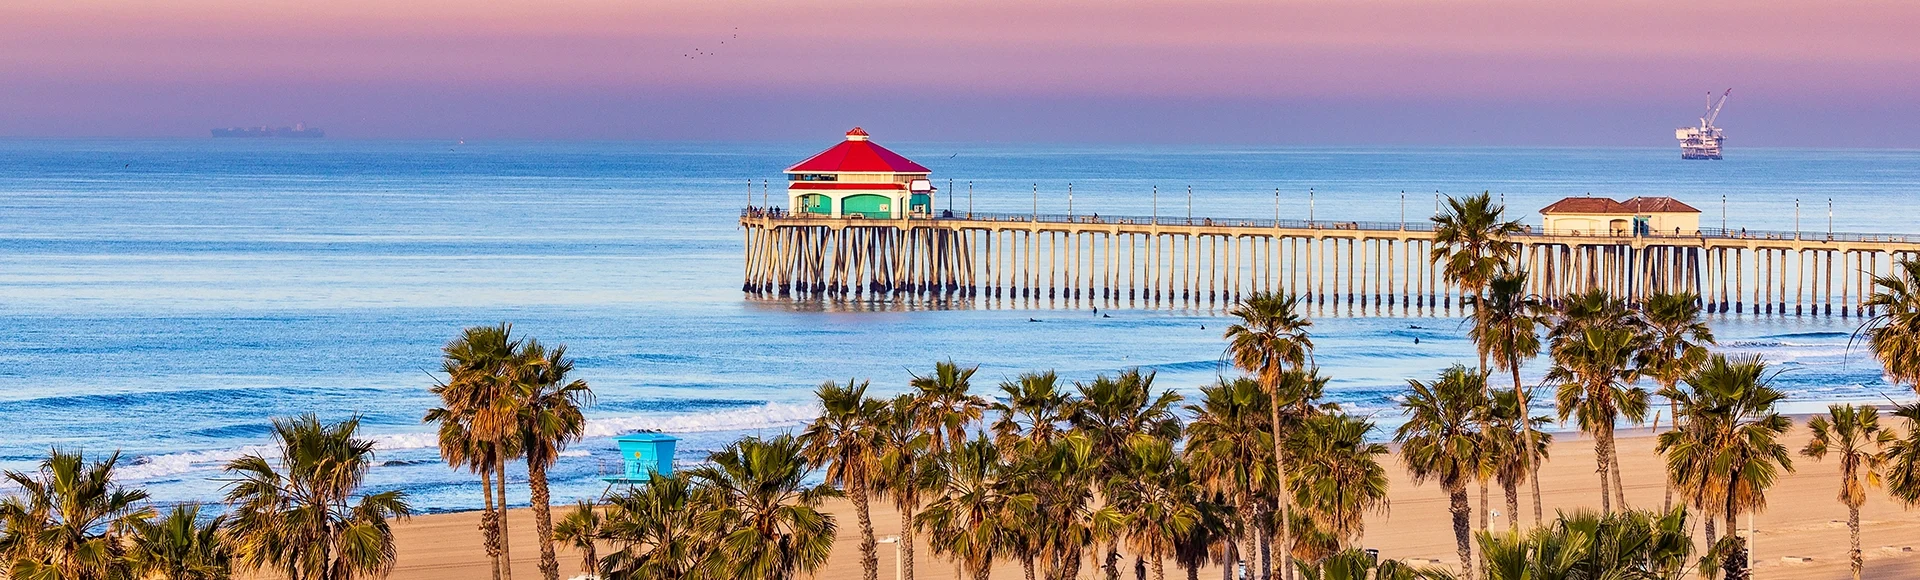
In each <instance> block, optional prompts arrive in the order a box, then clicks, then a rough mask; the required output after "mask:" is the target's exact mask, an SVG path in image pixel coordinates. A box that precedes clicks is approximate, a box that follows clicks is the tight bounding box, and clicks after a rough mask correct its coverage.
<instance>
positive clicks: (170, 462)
mask: <svg viewBox="0 0 1920 580" xmlns="http://www.w3.org/2000/svg"><path fill="white" fill-rule="evenodd" d="M819 415H820V408H819V407H818V406H815V405H808V404H792V403H765V404H761V405H757V406H753V407H747V408H741V409H729V410H722V411H709V412H700V413H681V414H673V415H643V416H634V417H611V418H603V419H590V420H588V421H587V426H586V432H585V436H586V437H587V438H590V439H591V438H605V437H613V436H615V435H620V434H623V433H632V432H635V431H643V430H644V431H660V432H663V433H709V432H724V431H751V430H755V429H768V428H781V427H792V426H796V425H800V424H803V423H806V422H807V421H811V420H813V418H814V417H817V416H819ZM366 438H367V439H368V440H370V441H372V442H373V447H374V450H375V451H401V450H409V449H431V448H434V447H438V446H439V444H440V441H439V435H437V434H435V433H432V432H421V433H377V434H371V435H368V436H366ZM249 454H253V455H260V456H263V457H268V458H270V459H271V458H276V457H277V456H278V453H277V450H276V449H274V447H273V446H271V445H245V446H240V447H232V448H227V449H213V450H204V451H184V452H179V453H162V454H155V455H143V456H139V457H135V458H133V459H132V460H129V461H125V462H123V463H122V465H121V466H120V467H118V468H116V469H115V472H116V473H115V475H117V476H118V477H122V478H126V479H128V480H154V479H159V478H163V477H172V476H177V475H180V474H183V473H191V472H196V471H213V470H218V469H220V468H221V467H223V466H225V465H226V463H227V462H229V461H233V460H234V459H238V458H240V457H242V456H245V455H249ZM590 455H591V453H589V452H588V451H586V450H582V449H576V450H571V451H567V452H565V453H563V454H562V457H586V456H590ZM419 463H435V462H413V461H386V462H382V463H381V465H382V466H390V465H391V466H402V465H415V464H419Z"/></svg>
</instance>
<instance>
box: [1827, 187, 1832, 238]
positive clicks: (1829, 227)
mask: <svg viewBox="0 0 1920 580" xmlns="http://www.w3.org/2000/svg"><path fill="white" fill-rule="evenodd" d="M1827 239H1829V240H1831V239H1833V198H1831V197H1829V198H1827Z"/></svg>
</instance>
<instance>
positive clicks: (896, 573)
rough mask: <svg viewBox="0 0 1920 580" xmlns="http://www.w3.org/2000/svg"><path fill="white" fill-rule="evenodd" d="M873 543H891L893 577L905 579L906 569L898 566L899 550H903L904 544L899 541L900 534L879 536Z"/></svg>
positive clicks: (899, 579) (895, 579)
mask: <svg viewBox="0 0 1920 580" xmlns="http://www.w3.org/2000/svg"><path fill="white" fill-rule="evenodd" d="M873 543H875V544H893V578H894V580H905V579H906V577H907V571H906V570H903V569H901V568H900V552H901V551H902V550H905V549H906V546H905V545H904V544H902V543H901V542H900V536H881V537H879V538H875V539H874V540H873Z"/></svg>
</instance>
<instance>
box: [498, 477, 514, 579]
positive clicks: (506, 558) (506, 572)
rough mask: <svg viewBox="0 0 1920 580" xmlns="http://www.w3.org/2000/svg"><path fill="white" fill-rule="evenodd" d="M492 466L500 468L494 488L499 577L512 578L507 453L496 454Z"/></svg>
mask: <svg viewBox="0 0 1920 580" xmlns="http://www.w3.org/2000/svg"><path fill="white" fill-rule="evenodd" d="M494 448H495V449H504V448H505V445H501V444H495V447H494ZM494 466H495V467H497V468H499V470H500V472H499V475H500V477H499V478H498V480H497V481H498V486H496V487H495V488H494V489H495V491H497V492H499V494H500V578H501V580H513V551H512V550H511V549H509V547H510V543H509V542H508V541H507V454H505V453H501V454H498V456H497V457H495V458H494Z"/></svg>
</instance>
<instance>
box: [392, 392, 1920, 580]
mask: <svg viewBox="0 0 1920 580" xmlns="http://www.w3.org/2000/svg"><path fill="white" fill-rule="evenodd" d="M1806 437H1807V432H1806V430H1805V428H1804V425H1802V426H1799V427H1796V429H1795V430H1794V431H1793V432H1792V433H1790V434H1789V435H1788V438H1787V444H1788V446H1789V447H1790V448H1792V449H1793V450H1794V451H1795V452H1796V453H1797V452H1798V450H1799V449H1800V448H1801V447H1802V446H1803V445H1804V444H1805V443H1806ZM1619 445H1620V450H1621V453H1622V460H1621V462H1622V467H1623V468H1624V469H1625V470H1626V471H1625V474H1624V480H1625V481H1626V482H1627V486H1628V488H1627V499H1628V501H1629V502H1630V503H1631V504H1632V505H1633V506H1634V507H1648V506H1652V507H1658V506H1659V505H1660V502H1661V496H1662V493H1663V488H1662V485H1661V481H1662V474H1661V470H1662V467H1661V464H1660V461H1659V458H1658V457H1657V456H1656V455H1654V453H1653V446H1654V439H1653V438H1652V437H1649V436H1647V433H1646V431H1645V430H1634V431H1623V432H1622V433H1621V437H1620V439H1619ZM1593 465H1594V461H1593V446H1592V443H1591V442H1590V441H1589V440H1586V439H1583V438H1575V437H1569V436H1564V435H1563V436H1562V438H1561V439H1560V440H1559V441H1556V442H1555V444H1554V446H1553V458H1552V460H1551V461H1550V462H1549V463H1548V464H1547V465H1546V466H1545V469H1544V470H1543V472H1542V477H1541V481H1540V485H1541V491H1542V493H1543V495H1544V499H1545V503H1546V506H1547V517H1548V518H1549V519H1551V518H1552V517H1553V512H1554V510H1557V509H1568V510H1571V509H1578V508H1585V507H1591V506H1597V504H1598V494H1599V492H1598V482H1597V477H1596V476H1595V475H1594V472H1593ZM1794 467H1795V468H1796V469H1797V471H1796V472H1795V473H1792V474H1788V475H1785V476H1784V477H1783V478H1782V479H1781V480H1780V481H1779V483H1778V485H1776V486H1775V487H1774V488H1773V489H1772V490H1771V491H1769V492H1768V501H1769V506H1768V508H1767V510H1766V511H1765V512H1763V513H1761V514H1759V515H1758V516H1757V517H1755V518H1754V525H1755V528H1756V530H1757V534H1756V541H1755V546H1754V547H1755V550H1756V551H1755V562H1756V564H1755V574H1756V577H1759V578H1808V579H1827V578H1846V577H1847V576H1848V574H1847V560H1846V550H1847V527H1846V523H1845V521H1846V508H1845V506H1842V505H1841V504H1840V503H1839V501H1838V500H1837V499H1835V495H1836V493H1837V492H1838V489H1839V466H1838V464H1837V463H1836V462H1834V461H1832V460H1831V459H1829V460H1827V461H1823V462H1813V461H1811V460H1808V459H1806V458H1801V457H1797V456H1796V460H1795V461H1794ZM1389 472H1390V473H1391V474H1392V476H1393V484H1392V509H1391V511H1390V512H1389V513H1386V514H1380V515H1376V516H1374V517H1370V518H1368V520H1367V528H1366V535H1365V538H1364V543H1365V544H1366V546H1367V547H1370V548H1378V549H1379V550H1380V551H1381V554H1382V556H1383V557H1387V558H1400V559H1415V560H1431V561H1438V562H1440V563H1444V564H1452V563H1454V559H1455V558H1454V555H1453V554H1454V548H1453V539H1452V532H1451V527H1450V526H1451V524H1450V520H1449V518H1448V515H1447V511H1446V500H1445V496H1444V494H1443V492H1442V491H1441V490H1440V488H1439V487H1438V486H1437V485H1433V484H1429V485H1424V486H1415V485H1413V484H1412V483H1411V482H1410V481H1408V480H1407V478H1406V475H1405V471H1404V470H1403V469H1402V468H1401V466H1400V465H1399V463H1398V461H1397V459H1396V460H1393V463H1392V466H1391V468H1390V469H1389ZM1523 489H1524V488H1523ZM1475 501H1477V498H1476V500H1475ZM1490 501H1491V503H1492V505H1493V506H1494V509H1495V510H1500V511H1504V508H1502V507H1501V506H1502V504H1503V500H1502V499H1501V496H1500V492H1499V490H1498V489H1494V490H1493V492H1492V499H1491V500H1490ZM874 507H875V511H874V513H873V521H874V526H875V533H876V534H877V535H882V536H884V535H888V534H893V533H897V532H898V530H899V526H900V518H899V516H898V514H896V513H894V512H893V510H891V509H887V507H886V506H882V505H879V504H877V503H876V505H875V506H874ZM827 509H828V510H829V511H831V512H833V513H834V514H836V515H837V516H838V517H839V520H840V533H839V536H840V540H839V543H838V544H837V545H836V547H835V548H834V552H833V558H832V560H831V561H830V562H829V563H828V564H827V566H826V567H824V568H822V569H821V570H820V571H819V573H818V574H817V575H816V577H819V578H856V577H858V576H859V574H860V564H859V548H858V539H857V538H858V530H857V528H856V527H855V526H854V524H853V522H854V518H853V515H852V508H851V505H850V504H848V503H847V502H845V501H844V500H837V501H835V502H833V503H830V504H828V505H827ZM1521 513H1522V514H1523V516H1524V517H1523V518H1522V520H1521V524H1522V526H1526V525H1529V524H1530V522H1529V520H1530V519H1531V518H1530V516H1531V513H1532V510H1531V507H1530V504H1529V503H1528V500H1527V498H1526V495H1525V493H1524V491H1523V494H1522V499H1521ZM478 517H479V514H478V512H463V513H452V514H436V515H428V516H421V517H416V518H413V519H412V520H410V521H408V522H406V523H404V524H401V525H399V526H398V527H397V533H398V542H399V552H400V561H399V566H398V568H397V569H396V570H395V571H394V574H393V576H392V577H393V578H396V579H402V580H473V579H475V578H484V577H486V575H487V560H486V555H485V552H483V551H482V549H481V544H480V533H479V532H478V531H476V530H475V528H474V526H475V523H476V522H477V521H478ZM512 517H513V518H514V519H513V520H512V525H513V526H515V527H514V536H513V538H512V545H511V546H512V550H513V559H514V576H515V577H516V578H536V577H537V575H538V570H537V569H536V565H537V562H538V558H539V548H538V546H537V545H536V544H535V543H534V541H533V533H532V530H533V518H532V514H531V512H528V511H527V510H516V511H515V512H514V513H513V515H512ZM1861 522H1862V536H1861V546H1862V548H1863V549H1864V551H1865V555H1866V561H1867V565H1866V577H1868V578H1912V577H1916V576H1920V553H1916V552H1912V551H1907V550H1910V549H1920V514H1914V513H1909V512H1906V511H1903V510H1902V509H1901V508H1900V506H1899V505H1897V504H1895V503H1893V502H1892V501H1891V500H1889V499H1887V497H1886V495H1885V493H1884V492H1882V491H1880V490H1874V491H1873V492H1872V494H1871V496H1870V498H1869V499H1868V501H1867V505H1866V507H1865V508H1864V509H1863V511H1862V512H1861ZM1476 524H1477V522H1476ZM1494 525H1495V527H1496V528H1503V527H1504V526H1505V525H1506V524H1505V515H1504V514H1502V516H1501V517H1500V518H1499V519H1496V521H1495V522H1494ZM1743 525H1744V522H1743ZM1696 529H1697V525H1696ZM891 551H892V548H891V547H890V546H888V545H885V544H882V545H881V554H880V577H881V578H892V577H893V575H894V555H893V554H892V553H891ZM579 559H580V556H579V554H578V553H577V552H574V551H572V550H570V549H565V548H563V549H562V550H561V552H560V561H561V568H562V570H563V572H564V573H565V574H566V575H572V574H575V573H577V571H578V569H579V566H580V564H579ZM1805 559H1810V560H1805ZM1788 560H1792V561H1791V562H1789V561H1788ZM915 561H916V567H915V572H916V576H917V577H919V578H928V579H952V578H958V575H957V574H956V573H955V570H954V567H953V565H952V564H951V563H950V562H946V561H943V560H940V559H937V558H934V557H933V556H932V555H930V554H928V553H927V552H926V548H925V547H924V546H922V547H920V552H919V555H918V556H917V557H916V558H915ZM1129 561H1131V560H1129ZM1168 567H1169V570H1168V576H1169V577H1183V574H1181V573H1179V572H1178V571H1177V570H1174V569H1173V568H1172V564H1171V563H1169V564H1168ZM1220 572H1221V571H1220V570H1219V569H1217V568H1215V569H1211V570H1203V571H1202V573H1201V577H1202V578H1219V577H1220ZM1094 573H1095V571H1093V570H1084V571H1083V572H1082V574H1083V577H1089V578H1091V577H1092V574H1094ZM1019 574H1020V570H1019V567H1018V566H1017V565H1014V564H1012V563H1002V564H1001V565H999V566H998V567H997V568H996V569H995V571H994V576H995V577H1000V578H1018V577H1019Z"/></svg>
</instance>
